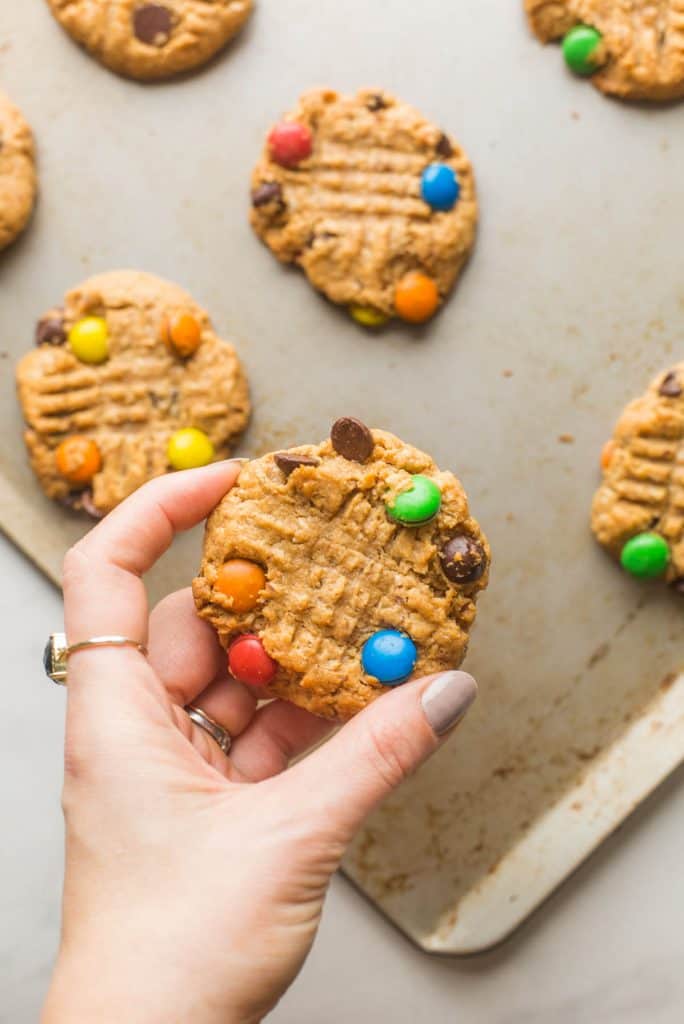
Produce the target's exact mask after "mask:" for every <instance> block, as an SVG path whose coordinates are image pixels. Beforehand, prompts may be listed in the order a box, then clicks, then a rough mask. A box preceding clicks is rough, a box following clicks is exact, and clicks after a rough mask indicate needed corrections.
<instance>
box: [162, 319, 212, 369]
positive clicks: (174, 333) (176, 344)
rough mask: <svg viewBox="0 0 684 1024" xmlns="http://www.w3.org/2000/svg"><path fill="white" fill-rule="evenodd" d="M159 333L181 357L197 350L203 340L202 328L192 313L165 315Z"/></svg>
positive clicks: (183, 357) (186, 356) (188, 355)
mask: <svg viewBox="0 0 684 1024" xmlns="http://www.w3.org/2000/svg"><path fill="white" fill-rule="evenodd" d="M159 333H160V335H161V338H162V340H163V342H164V344H165V345H167V347H168V348H169V349H171V351H172V352H175V353H176V355H178V356H180V357H181V359H188V358H189V357H190V356H191V355H192V354H193V353H194V352H196V351H197V349H198V348H199V343H200V341H201V340H202V328H201V327H200V325H199V324H198V322H197V320H196V319H195V318H194V316H192V314H191V313H178V314H177V315H176V316H171V317H164V319H163V320H162V323H161V327H160V332H159Z"/></svg>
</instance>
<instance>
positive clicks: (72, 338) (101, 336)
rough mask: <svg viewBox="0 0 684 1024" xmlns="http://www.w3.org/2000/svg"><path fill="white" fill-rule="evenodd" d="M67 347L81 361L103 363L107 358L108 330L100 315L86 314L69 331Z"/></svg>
mask: <svg viewBox="0 0 684 1024" xmlns="http://www.w3.org/2000/svg"><path fill="white" fill-rule="evenodd" d="M69 348H70V349H71V351H72V352H73V353H74V355H75V356H76V358H77V359H80V360H81V362H82V363H104V362H105V360H106V359H108V358H109V330H108V328H107V321H106V320H105V319H104V317H101V316H86V317H84V318H83V319H82V320H78V321H77V322H76V323H75V324H74V326H73V327H72V328H71V330H70V331H69Z"/></svg>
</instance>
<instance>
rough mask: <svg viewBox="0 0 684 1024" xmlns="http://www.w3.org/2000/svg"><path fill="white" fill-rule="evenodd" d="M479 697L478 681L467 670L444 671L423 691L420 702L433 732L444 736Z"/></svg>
mask: <svg viewBox="0 0 684 1024" xmlns="http://www.w3.org/2000/svg"><path fill="white" fill-rule="evenodd" d="M476 697H477V683H476V682H475V680H474V679H473V677H472V676H471V675H468V673H467V672H442V674H441V675H438V676H437V678H436V679H433V680H432V682H431V683H430V685H429V686H428V688H427V689H426V690H425V691H424V692H423V695H422V697H421V698H420V702H421V704H422V707H423V711H424V712H425V717H426V718H427V720H428V722H429V723H430V726H431V728H432V730H433V732H434V733H435V734H436V735H437V736H443V735H444V733H445V732H448V731H449V729H451V728H452V727H453V726H454V725H456V723H457V722H458V721H460V720H461V719H462V718H463V716H464V715H465V713H466V711H467V710H468V708H469V707H470V705H471V704H472V703H473V701H474V700H475V698H476Z"/></svg>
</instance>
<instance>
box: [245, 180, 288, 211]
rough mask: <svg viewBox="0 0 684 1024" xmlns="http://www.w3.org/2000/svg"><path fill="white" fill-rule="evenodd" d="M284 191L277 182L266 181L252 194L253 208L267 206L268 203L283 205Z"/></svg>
mask: <svg viewBox="0 0 684 1024" xmlns="http://www.w3.org/2000/svg"><path fill="white" fill-rule="evenodd" d="M282 202H283V190H282V188H281V187H280V185H279V184H278V182H277V181H264V182H263V183H262V184H261V185H259V186H258V187H257V188H255V189H254V190H253V192H252V206H266V204H267V203H282Z"/></svg>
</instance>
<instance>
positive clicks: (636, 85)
mask: <svg viewBox="0 0 684 1024" xmlns="http://www.w3.org/2000/svg"><path fill="white" fill-rule="evenodd" d="M525 8H526V10H527V15H528V18H529V21H530V25H531V26H532V29H533V31H534V32H535V33H536V35H537V36H538V37H539V38H540V39H541V40H542V42H544V43H547V42H552V41H560V42H561V46H562V52H563V57H564V58H565V62H566V64H567V65H568V67H569V68H570V70H571V71H574V72H575V73H576V74H578V75H584V76H587V77H591V80H592V82H593V83H594V85H596V86H597V88H599V89H601V91H602V92H605V93H609V94H610V95H613V96H619V97H621V98H622V99H632V100H665V101H666V100H673V99H678V98H679V97H682V96H684V0H658V2H655V0H525Z"/></svg>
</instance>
